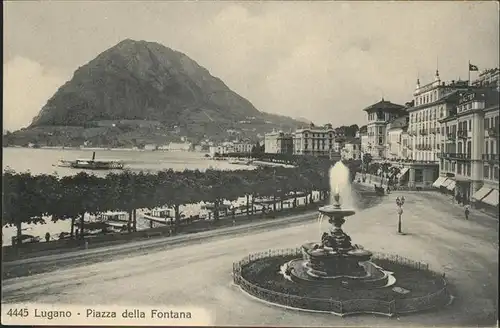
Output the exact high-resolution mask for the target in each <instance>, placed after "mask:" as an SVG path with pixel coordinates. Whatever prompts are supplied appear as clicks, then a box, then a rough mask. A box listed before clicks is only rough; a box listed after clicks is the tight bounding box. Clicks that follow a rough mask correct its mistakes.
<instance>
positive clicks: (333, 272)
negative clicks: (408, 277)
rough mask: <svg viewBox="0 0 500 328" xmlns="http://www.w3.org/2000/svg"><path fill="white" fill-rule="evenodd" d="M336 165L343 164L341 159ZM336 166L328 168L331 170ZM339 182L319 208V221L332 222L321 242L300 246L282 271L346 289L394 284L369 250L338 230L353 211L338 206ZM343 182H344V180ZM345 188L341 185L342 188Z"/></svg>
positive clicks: (299, 279)
mask: <svg viewBox="0 0 500 328" xmlns="http://www.w3.org/2000/svg"><path fill="white" fill-rule="evenodd" d="M339 163H340V164H339ZM338 165H341V166H343V164H342V163H341V162H338V163H337V164H336V166H338ZM336 166H335V167H333V168H332V171H335V168H336ZM340 182H344V181H342V180H341V181H337V182H336V183H337V184H336V186H335V187H334V188H335V189H333V190H334V192H333V197H332V198H333V204H332V205H327V206H323V207H321V208H319V212H320V214H319V216H320V219H319V221H320V222H321V221H322V218H323V217H325V216H326V217H328V222H329V223H330V224H331V225H332V227H331V229H330V231H329V232H325V233H323V235H322V237H321V242H319V243H306V244H304V245H302V254H303V258H302V259H296V260H292V261H290V262H288V263H286V264H285V267H284V269H282V272H284V275H285V276H286V278H288V279H290V280H292V281H295V282H302V283H313V284H321V285H333V286H338V285H339V284H340V285H341V286H344V287H348V288H376V287H387V286H389V285H392V284H394V283H395V279H394V278H393V277H392V276H391V275H390V274H389V273H388V272H386V271H384V270H382V269H381V268H380V267H378V266H377V265H375V264H373V263H371V262H369V260H370V259H371V257H372V253H371V252H369V251H367V250H364V249H363V247H362V246H360V245H353V244H352V243H351V237H350V236H349V235H347V234H346V233H345V232H344V231H343V230H342V225H343V224H344V223H345V218H346V217H349V216H352V215H354V214H355V213H356V212H355V211H354V210H353V209H342V208H341V204H340V199H341V198H340V192H339V191H340V186H339V183H340ZM345 182H347V183H348V181H347V180H345ZM346 189H347V188H346V186H344V189H343V190H346Z"/></svg>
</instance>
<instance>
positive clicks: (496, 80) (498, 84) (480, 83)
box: [471, 68, 500, 90]
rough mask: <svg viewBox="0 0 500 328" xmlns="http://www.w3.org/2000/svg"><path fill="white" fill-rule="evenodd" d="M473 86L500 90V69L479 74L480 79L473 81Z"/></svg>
mask: <svg viewBox="0 0 500 328" xmlns="http://www.w3.org/2000/svg"><path fill="white" fill-rule="evenodd" d="M471 84H472V85H473V86H476V87H482V88H496V89H497V90H499V89H500V70H499V69H498V68H493V69H487V70H484V71H482V72H481V73H479V77H478V78H477V79H476V80H475V81H472V83H471Z"/></svg>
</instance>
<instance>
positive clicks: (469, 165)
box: [467, 163, 471, 177]
mask: <svg viewBox="0 0 500 328" xmlns="http://www.w3.org/2000/svg"><path fill="white" fill-rule="evenodd" d="M470 169H471V164H470V163H467V176H468V177H470Z"/></svg>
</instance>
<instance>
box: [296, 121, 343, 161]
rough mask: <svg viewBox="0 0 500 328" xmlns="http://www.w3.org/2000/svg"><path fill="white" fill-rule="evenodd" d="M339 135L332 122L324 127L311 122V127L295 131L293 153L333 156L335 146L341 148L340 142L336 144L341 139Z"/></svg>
mask: <svg viewBox="0 0 500 328" xmlns="http://www.w3.org/2000/svg"><path fill="white" fill-rule="evenodd" d="M338 137H339V136H337V135H336V134H335V131H334V129H333V128H332V126H331V125H330V124H327V125H325V126H323V127H316V126H314V125H313V124H311V125H310V126H309V128H305V129H299V130H297V131H295V133H293V154H295V155H313V156H331V155H332V153H335V147H337V148H339V146H338V144H335V142H336V141H337V142H338V141H339V140H338V139H337V138H338ZM336 139H337V140H336Z"/></svg>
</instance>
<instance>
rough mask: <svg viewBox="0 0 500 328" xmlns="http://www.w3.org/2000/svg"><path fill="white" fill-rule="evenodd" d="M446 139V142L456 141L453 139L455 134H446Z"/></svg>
mask: <svg viewBox="0 0 500 328" xmlns="http://www.w3.org/2000/svg"><path fill="white" fill-rule="evenodd" d="M446 138H447V139H448V140H456V137H455V134H454V133H448V134H447V135H446Z"/></svg>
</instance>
